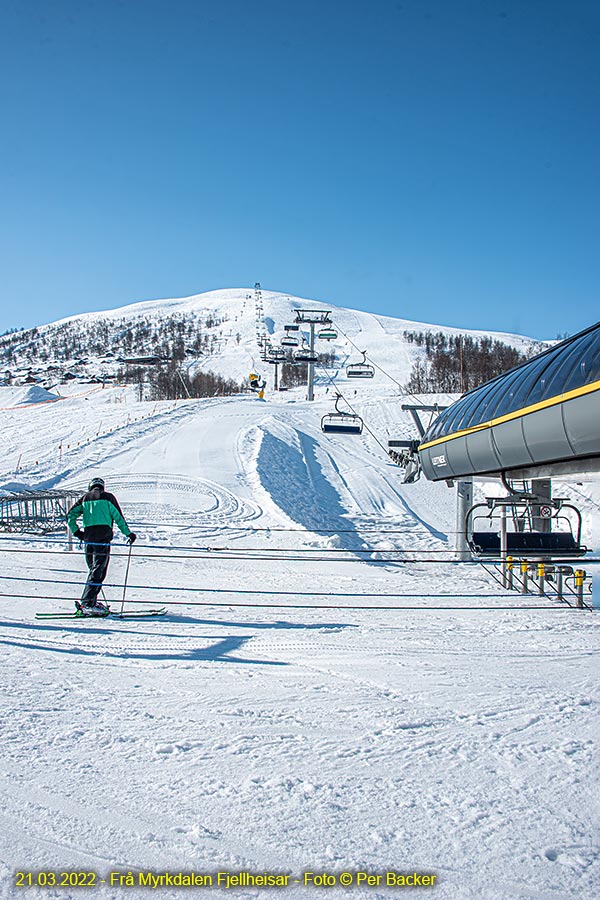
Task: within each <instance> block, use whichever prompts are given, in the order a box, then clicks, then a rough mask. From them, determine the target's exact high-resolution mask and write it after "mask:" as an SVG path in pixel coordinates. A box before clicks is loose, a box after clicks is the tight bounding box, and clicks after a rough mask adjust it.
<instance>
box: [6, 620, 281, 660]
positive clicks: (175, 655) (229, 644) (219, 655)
mask: <svg viewBox="0 0 600 900" xmlns="http://www.w3.org/2000/svg"><path fill="white" fill-rule="evenodd" d="M94 631H96V633H97V632H98V631H99V629H94ZM87 633H93V631H91V629H89V630H88V632H87ZM105 633H106V632H105ZM179 636H180V637H181V635H179ZM205 637H206V640H207V641H213V643H212V644H210V645H209V646H207V647H195V648H192V649H190V650H181V651H179V652H177V651H175V652H173V651H164V652H160V651H159V652H156V653H143V652H140V653H136V651H135V650H127V652H123V653H119V652H118V651H110V650H106V649H102V648H98V650H92V649H89V648H83V647H61V646H57V645H51V644H48V643H36V642H34V641H11V640H7V639H0V644H3V645H4V646H7V647H20V648H22V649H24V650H43V651H45V652H46V653H48V652H50V653H60V654H65V655H66V656H84V657H88V658H93V657H96V656H99V657H102V659H106V658H109V659H111V658H112V659H146V660H154V661H156V662H162V661H170V662H172V661H175V660H181V661H182V662H202V661H203V660H206V661H207V662H229V663H236V664H240V663H244V664H245V665H259V666H287V665H289V664H288V663H286V662H282V661H281V660H271V659H244V658H243V657H241V656H232V655H231V654H232V652H234V651H236V650H239V649H240V648H241V647H243V646H244V644H246V643H247V642H248V641H249V640H251V638H250V637H235V636H233V635H229V636H227V637H223V638H220V639H217V640H216V641H215V639H214V636H213V635H206V636H205Z"/></svg>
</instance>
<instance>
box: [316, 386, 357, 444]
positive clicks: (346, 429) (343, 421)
mask: <svg viewBox="0 0 600 900" xmlns="http://www.w3.org/2000/svg"><path fill="white" fill-rule="evenodd" d="M341 399H342V395H341V394H336V395H335V412H331V413H327V414H326V415H324V416H323V418H322V419H321V431H325V432H328V431H336V432H338V433H339V434H361V432H362V430H363V424H364V423H363V420H362V419H361V417H360V416H357V415H356V414H355V413H349V412H344V411H343V410H341V409H340V408H339V407H338V403H339V401H340V400H341Z"/></svg>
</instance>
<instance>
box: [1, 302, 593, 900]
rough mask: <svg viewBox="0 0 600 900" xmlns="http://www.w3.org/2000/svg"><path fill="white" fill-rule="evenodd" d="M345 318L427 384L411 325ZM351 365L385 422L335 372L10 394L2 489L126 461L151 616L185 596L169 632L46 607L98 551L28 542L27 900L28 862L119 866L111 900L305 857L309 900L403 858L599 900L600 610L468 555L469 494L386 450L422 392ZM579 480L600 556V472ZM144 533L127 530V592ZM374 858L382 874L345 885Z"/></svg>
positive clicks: (20, 581)
mask: <svg viewBox="0 0 600 900" xmlns="http://www.w3.org/2000/svg"><path fill="white" fill-rule="evenodd" d="M223 293H226V292H219V294H223ZM204 296H206V295H204ZM175 302H180V301H173V303H175ZM190 302H191V301H190ZM216 302H217V301H215V303H216ZM218 302H219V303H221V302H223V303H225V302H228V301H227V298H225V299H223V298H221V299H219V300H218ZM236 302H237V301H236ZM240 302H242V303H243V300H240ZM278 302H281V303H282V304H285V303H286V302H288V301H287V300H286V298H283V297H282V298H281V300H277V298H275V299H274V300H273V305H272V306H269V304H268V303H265V313H266V315H267V316H270V317H271V318H272V319H273V321H274V322H277V320H278V314H277V309H276V305H277V303H278ZM312 305H313V306H315V304H312ZM147 306H148V307H149V308H150V309H152V308H153V307H152V304H147ZM307 306H308V304H307ZM284 311H285V310H284ZM115 314H116V313H115ZM244 315H245V313H244ZM249 315H253V310H252V311H250V314H249ZM344 317H345V318H344ZM334 318H336V320H339V321H340V326H341V327H343V328H344V331H345V332H346V333H347V334H350V333H351V332H352V334H351V336H352V340H353V341H355V342H356V343H357V345H359V346H361V349H362V346H363V345H364V347H367V345H368V347H369V348H370V350H369V353H370V355H372V358H373V359H375V358H376V348H377V346H378V344H377V341H378V340H379V339H380V338H381V349H380V354H379V356H378V357H377V359H378V360H379V364H380V365H381V366H382V368H384V369H385V370H386V371H389V372H390V373H391V374H392V376H393V377H394V378H396V379H397V380H398V381H401V380H402V379H403V378H404V377H405V376H404V373H405V371H406V366H408V362H409V361H408V359H405V358H404V357H403V356H402V354H401V353H399V349H400V344H398V345H397V347H396V350H397V351H398V354H397V355H394V353H395V352H394V351H393V350H392V349H390V346H389V342H388V338H387V337H386V336H385V335H388V336H389V334H390V333H392V332H393V329H394V328H397V329H398V331H399V332H401V331H402V330H403V327H402V324H401V325H398V324H397V320H386V319H385V318H384V317H374V316H369V315H368V314H363V313H358V312H354V311H339V310H338V311H336V313H335V316H334ZM250 321H251V320H250ZM410 325H411V323H408V327H410ZM252 327H253V326H252ZM233 328H234V329H235V326H233ZM353 329H354V331H353ZM378 329H381V335H380V338H379V337H378V335H379V332H378ZM241 346H242V350H241V351H240V352H239V356H240V358H238V359H237V360H236V361H235V362H232V360H233V359H234V356H235V352H234V348H233V346H232V347H231V348H230V350H231V358H230V359H228V358H227V354H228V353H229V352H230V350H228V349H227V348H226V347H225V348H224V349H223V351H222V356H221V357H220V362H219V364H220V365H221V366H222V367H223V371H224V372H225V374H227V375H228V377H234V366H238V367H239V371H240V374H244V375H245V374H247V369H248V366H247V365H246V363H247V362H248V360H250V362H251V357H252V354H253V353H254V354H256V353H257V351H256V348H254V349H253V348H252V346H251V335H250V334H249V333H248V330H247V329H246V330H245V332H244V338H243V340H242V341H241ZM244 346H245V349H244ZM243 353H246V354H247V358H241V357H242V356H243ZM386 354H387V355H386ZM210 362H211V363H212V362H214V361H210ZM207 367H209V368H214V365H212V364H209V365H208V366H207ZM334 380H336V381H337V383H338V385H339V386H341V388H342V391H343V392H344V394H347V395H348V397H350V398H351V400H352V404H353V406H355V407H356V409H357V411H358V412H359V413H360V414H361V415H362V416H364V418H365V422H366V423H368V425H369V429H370V431H365V432H364V433H363V434H362V435H361V436H359V437H350V436H347V435H338V434H329V435H324V434H322V433H321V431H320V427H319V423H320V417H321V416H322V415H323V414H324V413H325V412H327V411H330V410H331V408H332V399H331V396H332V393H333V387H332V385H331V383H330V382H329V381H328V380H327V379H325V378H319V379H318V380H317V386H316V394H317V399H316V400H315V402H314V403H312V404H311V403H308V402H307V401H306V400H305V399H304V393H303V390H302V389H298V390H295V391H289V392H287V393H285V394H279V395H274V394H273V392H272V391H271V392H268V393H267V402H260V401H258V400H257V399H256V398H255V397H253V396H240V397H231V398H213V399H206V400H200V401H178V402H162V403H138V402H136V400H135V392H134V391H133V389H129V388H120V387H106V388H104V389H99V388H98V387H97V386H87V387H86V386H83V385H71V386H69V387H67V386H64V385H63V386H62V387H61V388H60V395H61V398H60V399H58V400H56V399H54V398H45V397H44V395H43V394H40V393H39V389H38V391H37V392H33V393H31V392H30V391H31V389H23V388H4V389H1V390H0V407H2V409H1V410H0V415H1V416H2V434H3V439H4V453H3V467H2V473H1V475H0V488H2V489H4V490H10V489H15V488H17V487H18V486H19V485H21V486H30V487H33V486H36V487H48V488H50V487H76V488H82V489H83V488H84V487H85V485H86V483H87V481H88V479H89V478H90V477H91V476H92V475H97V474H102V475H103V476H104V477H105V478H106V480H107V487H108V489H109V490H111V489H112V490H114V492H115V493H116V495H117V496H118V498H119V500H120V502H121V504H122V506H123V510H124V513H125V515H126V518H127V520H128V521H129V523H130V525H131V527H132V528H133V529H134V530H135V531H136V532H137V533H138V535H139V540H138V542H137V543H136V544H135V546H134V548H133V552H132V558H131V566H130V570H129V576H128V586H127V593H126V604H127V606H128V608H131V609H134V608H141V607H142V606H143V604H145V603H149V604H151V605H157V604H163V603H166V604H167V605H168V615H167V616H166V617H164V618H162V619H156V620H146V621H141V620H139V621H134V620H130V621H117V620H110V619H109V620H100V621H98V620H97V621H93V622H87V623H83V622H81V621H72V620H64V621H63V620H61V621H55V622H48V621H43V622H42V621H39V620H36V619H35V618H34V615H35V612H36V611H38V610H51V609H52V610H55V609H64V610H68V609H70V608H71V607H72V601H73V599H74V598H75V597H77V596H78V594H79V591H80V586H81V583H82V580H83V579H84V577H85V576H84V572H85V563H84V559H83V556H82V554H81V552H80V551H79V550H78V549H77V548H76V547H75V548H74V549H73V550H71V551H69V550H68V546H67V543H66V541H65V540H64V539H63V537H62V536H60V535H55V536H51V537H48V538H43V539H41V538H38V539H35V538H27V537H25V538H18V537H16V536H10V535H9V536H7V535H1V536H0V548H1V549H2V557H1V559H2V569H1V580H0V584H1V587H0V592H1V596H0V642H1V644H2V650H3V652H2V656H1V665H2V684H3V686H4V691H3V700H2V706H1V708H0V712H1V716H2V732H1V733H2V738H1V741H2V744H1V746H2V763H3V764H2V767H1V768H0V779H1V782H2V784H1V802H0V897H2V898H12V897H15V896H21V895H23V889H22V888H17V887H16V886H15V880H14V872H15V871H16V870H23V871H34V872H39V871H40V870H41V871H48V870H52V871H56V872H57V873H59V874H60V872H62V871H65V870H78V871H94V872H96V873H97V874H98V877H99V879H104V880H105V881H106V883H105V884H99V886H98V887H97V888H96V889H95V894H96V895H97V896H99V897H103V898H121V897H132V898H133V897H136V896H139V897H142V896H148V895H149V893H150V892H149V889H148V888H142V887H128V888H125V887H119V886H111V885H110V873H111V872H116V871H118V872H121V873H123V874H127V873H128V872H132V873H135V875H136V878H137V873H138V872H139V871H142V872H148V871H152V872H155V873H164V872H166V871H169V872H171V873H175V872H182V871H185V872H189V871H195V872H197V873H205V874H206V873H208V874H211V873H212V875H213V876H215V873H217V872H219V871H221V872H230V873H237V872H240V871H244V872H250V873H254V874H256V873H264V872H280V873H287V874H289V875H290V883H289V885H288V887H286V888H282V889H281V891H283V895H284V896H289V897H294V898H296V897H297V898H302V897H305V898H310V900H312V898H314V897H318V896H321V895H322V889H320V888H318V887H315V886H314V884H310V883H309V884H308V885H304V884H303V879H304V875H303V873H304V872H305V871H307V870H309V871H312V872H315V873H329V874H331V875H332V876H334V877H335V878H336V879H338V884H337V885H336V886H335V887H334V888H331V889H330V893H329V896H335V897H336V898H337V897H344V896H348V897H349V898H353V900H363V898H372V900H384V898H386V900H387V898H389V897H391V896H395V893H396V891H397V890H399V889H398V888H396V889H394V888H390V887H386V885H385V873H386V872H387V871H394V872H405V873H407V872H422V873H435V874H436V884H435V887H434V888H432V889H431V890H432V891H433V892H434V896H437V897H440V898H481V897H483V898H490V900H504V898H529V897H531V898H548V900H563V898H571V897H573V898H574V897H590V898H591V897H594V896H597V895H598V892H599V891H600V879H599V853H600V846H599V842H598V822H599V810H598V791H597V755H596V753H597V740H598V701H599V691H598V680H597V672H598V667H597V658H598V657H597V650H598V624H597V618H596V615H595V614H593V613H581V612H578V611H575V610H572V609H569V608H566V607H563V606H559V605H557V604H555V603H553V602H549V601H547V600H543V601H542V600H539V599H538V598H535V597H527V598H523V597H521V596H520V595H518V594H516V593H511V594H507V593H503V592H502V591H501V590H500V589H499V587H498V584H497V583H496V582H495V581H494V580H493V579H492V578H491V577H490V575H489V574H488V573H487V572H485V571H484V570H483V569H482V568H480V567H478V566H475V565H471V564H457V563H455V562H451V560H452V554H451V552H450V548H451V545H452V539H453V529H454V527H455V526H454V492H453V491H452V490H449V489H448V488H447V487H446V486H445V485H439V484H430V483H428V482H425V481H420V482H418V483H417V484H415V485H408V486H405V485H402V483H401V477H400V471H399V470H398V469H397V468H396V467H395V466H393V465H392V464H391V463H390V462H389V460H388V458H387V457H386V455H385V453H384V451H383V449H382V447H381V446H380V443H378V441H380V442H382V443H384V444H385V442H386V441H387V439H388V437H392V436H396V437H400V436H403V435H412V434H413V426H412V424H411V420H410V418H409V417H408V414H407V413H405V412H402V410H401V408H400V407H401V405H402V403H403V402H406V399H407V398H405V397H403V396H402V395H401V394H400V392H399V390H398V387H397V385H395V384H394V383H393V382H392V381H391V380H390V379H385V377H384V376H382V375H379V376H378V377H377V378H376V379H374V380H373V382H371V383H368V384H360V385H357V384H352V385H348V383H347V381H346V380H345V377H344V374H343V372H342V371H340V372H339V373H338V374H337V375H336V376H335V379H334ZM354 390H356V391H357V394H356V396H355V395H354V393H353V392H354ZM55 393H56V392H55ZM45 399H47V400H48V401H49V402H42V401H44V400H45ZM441 399H443V398H441ZM561 487H564V491H565V492H571V494H570V495H571V496H572V497H574V498H577V499H578V502H580V503H581V504H582V506H583V507H584V513H585V527H586V535H585V536H586V539H587V541H588V544H589V543H593V545H594V547H595V549H596V550H598V549H599V547H598V543H599V541H598V533H597V524H596V522H597V518H595V514H596V511H597V509H598V505H599V501H600V496H599V493H598V486H597V484H594V483H585V484H581V485H574V484H572V485H564V486H561ZM479 490H483V487H480V488H479ZM126 550H127V548H126V545H124V543H123V541H122V539H121V538H120V537H117V538H116V539H115V543H114V548H113V558H112V562H111V568H110V570H109V575H108V579H107V584H106V594H107V597H108V599H109V601H110V602H111V603H112V605H113V607H116V608H119V607H120V604H121V600H122V597H123V581H124V575H125V569H126V565H127V552H126ZM357 871H365V872H366V871H368V872H370V873H372V874H374V875H377V874H382V878H383V880H382V881H381V883H380V884H379V885H372V886H365V885H360V886H357V885H356V884H355V885H354V886H352V887H350V888H345V887H342V885H341V884H340V883H339V877H340V875H341V873H344V872H350V873H356V872H357ZM215 877H216V876H215ZM353 877H354V878H356V876H355V874H353ZM275 890H276V889H274V888H269V889H267V888H261V887H252V886H244V887H237V888H235V890H231V889H230V890H228V891H225V890H221V889H220V888H218V887H216V886H214V887H212V888H208V887H205V888H202V889H196V890H195V891H194V896H202V897H205V896H206V897H209V896H216V897H218V896H230V897H231V896H235V897H236V898H237V897H239V898H244V900H250V898H263V897H267V896H269V897H272V896H273V895H274V893H275ZM25 893H26V894H27V896H30V897H32V898H42V897H44V898H54V897H61V898H71V897H76V896H77V897H78V896H80V893H81V889H80V888H69V887H52V886H51V887H40V886H35V885H34V886H33V887H31V888H27V890H26V892H25ZM154 893H155V894H156V895H157V896H161V897H167V898H171V897H179V896H181V895H182V890H181V889H177V888H174V887H163V888H161V889H160V891H156V892H154ZM188 893H189V892H188Z"/></svg>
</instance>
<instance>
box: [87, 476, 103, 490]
mask: <svg viewBox="0 0 600 900" xmlns="http://www.w3.org/2000/svg"><path fill="white" fill-rule="evenodd" d="M95 487H99V488H102V490H104V478H92V480H91V481H90V483H89V485H88V491H91V490H93V488H95Z"/></svg>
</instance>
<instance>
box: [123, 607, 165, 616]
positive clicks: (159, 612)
mask: <svg viewBox="0 0 600 900" xmlns="http://www.w3.org/2000/svg"><path fill="white" fill-rule="evenodd" d="M166 614H167V610H166V607H164V606H161V607H160V609H141V610H140V611H139V612H122V613H118V612H111V614H110V616H109V618H111V619H150V618H152V617H153V616H166Z"/></svg>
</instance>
